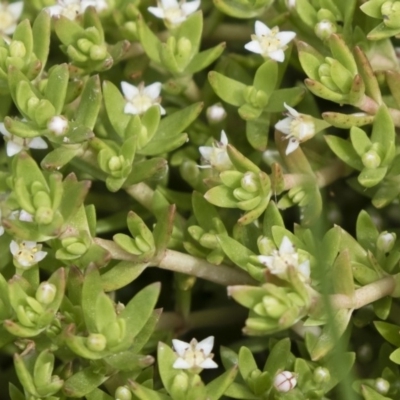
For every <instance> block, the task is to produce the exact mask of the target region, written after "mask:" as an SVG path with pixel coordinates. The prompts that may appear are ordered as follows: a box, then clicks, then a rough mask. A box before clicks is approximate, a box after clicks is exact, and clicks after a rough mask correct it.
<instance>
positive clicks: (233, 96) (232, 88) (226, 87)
mask: <svg viewBox="0 0 400 400" xmlns="http://www.w3.org/2000/svg"><path fill="white" fill-rule="evenodd" d="M208 81H209V82H210V85H211V86H212V88H213V89H214V92H215V93H216V94H217V96H219V97H220V98H221V99H222V100H224V101H225V102H227V103H229V104H232V105H234V106H237V107H240V106H241V105H242V104H244V103H245V100H244V90H245V89H246V87H247V86H246V85H245V84H243V83H241V82H238V81H235V80H234V79H231V78H228V77H226V76H224V75H222V74H220V73H219V72H216V71H211V72H210V73H209V74H208Z"/></svg>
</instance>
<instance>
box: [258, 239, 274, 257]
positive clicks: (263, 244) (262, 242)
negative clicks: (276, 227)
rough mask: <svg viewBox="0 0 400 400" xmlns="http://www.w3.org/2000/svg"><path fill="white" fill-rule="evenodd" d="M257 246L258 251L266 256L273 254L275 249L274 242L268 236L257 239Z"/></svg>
mask: <svg viewBox="0 0 400 400" xmlns="http://www.w3.org/2000/svg"><path fill="white" fill-rule="evenodd" d="M257 246H258V251H259V252H260V253H261V254H263V255H265V256H267V255H269V254H271V253H272V251H273V250H275V244H274V242H273V241H272V240H271V239H270V238H268V237H266V236H260V237H259V238H258V239H257Z"/></svg>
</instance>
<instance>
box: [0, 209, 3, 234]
mask: <svg viewBox="0 0 400 400" xmlns="http://www.w3.org/2000/svg"><path fill="white" fill-rule="evenodd" d="M3 233H4V226H3V225H2V224H1V209H0V236H1V235H2V234H3Z"/></svg>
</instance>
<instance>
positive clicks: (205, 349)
mask: <svg viewBox="0 0 400 400" xmlns="http://www.w3.org/2000/svg"><path fill="white" fill-rule="evenodd" d="M172 343H173V346H174V350H175V352H176V354H177V355H178V358H177V359H176V360H175V362H174V364H173V366H172V368H175V369H189V370H191V371H192V372H195V373H199V372H200V371H201V370H202V369H204V368H218V365H217V363H216V362H215V361H213V360H212V358H213V356H214V354H212V353H211V350H212V348H213V346H214V336H209V337H208V338H206V339H204V340H202V341H201V342H197V340H196V339H192V340H191V341H190V343H186V342H182V341H181V340H178V339H173V340H172Z"/></svg>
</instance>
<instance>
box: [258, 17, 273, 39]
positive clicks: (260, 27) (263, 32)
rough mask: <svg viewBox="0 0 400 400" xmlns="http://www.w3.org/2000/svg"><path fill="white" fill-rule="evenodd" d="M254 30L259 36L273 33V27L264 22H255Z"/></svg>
mask: <svg viewBox="0 0 400 400" xmlns="http://www.w3.org/2000/svg"><path fill="white" fill-rule="evenodd" d="M254 32H255V34H256V35H257V36H268V35H269V34H270V33H271V29H269V28H268V26H267V25H265V24H264V23H263V22H261V21H256V22H255V24H254Z"/></svg>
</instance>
